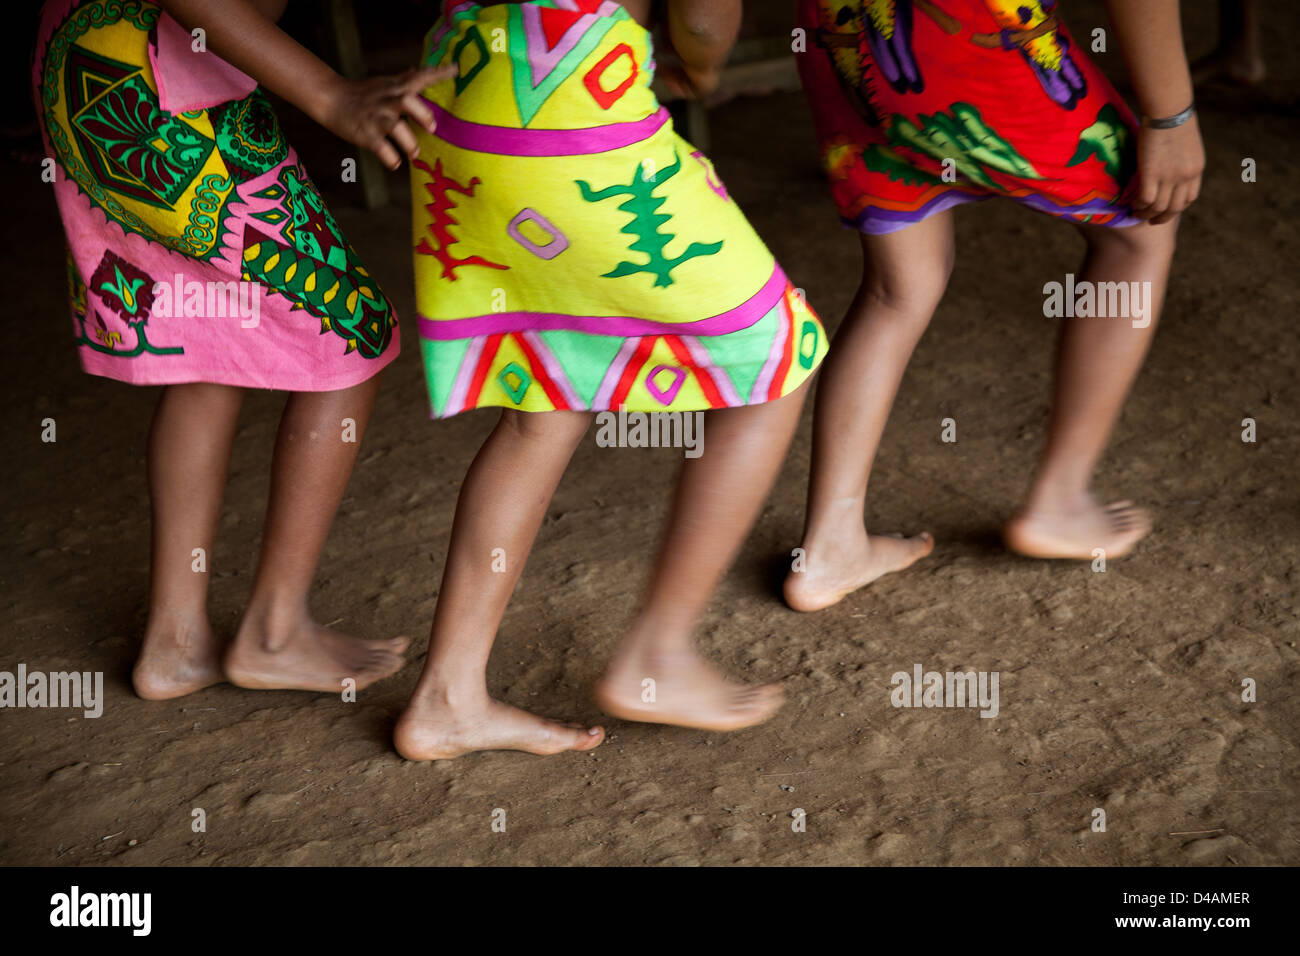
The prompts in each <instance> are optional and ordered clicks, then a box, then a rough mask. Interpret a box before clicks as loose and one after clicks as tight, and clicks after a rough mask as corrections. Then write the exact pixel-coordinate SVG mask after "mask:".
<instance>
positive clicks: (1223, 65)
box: [1192, 0, 1265, 86]
mask: <svg viewBox="0 0 1300 956" xmlns="http://www.w3.org/2000/svg"><path fill="white" fill-rule="evenodd" d="M1261 7H1262V4H1261V3H1260V2H1259V0H1219V45H1218V47H1216V48H1215V50H1214V52H1213V53H1211V54H1209V55H1208V56H1206V57H1203V58H1202V59H1200V60H1197V61H1196V63H1194V64H1193V65H1192V80H1193V82H1195V83H1196V84H1197V85H1198V86H1199V85H1200V84H1202V83H1210V82H1213V81H1215V80H1226V81H1228V82H1229V83H1237V84H1240V85H1243V86H1258V85H1259V84H1261V83H1263V82H1264V76H1265V69H1264V51H1263V48H1262V46H1261V42H1260V41H1261V39H1262V32H1263V10H1262V9H1261Z"/></svg>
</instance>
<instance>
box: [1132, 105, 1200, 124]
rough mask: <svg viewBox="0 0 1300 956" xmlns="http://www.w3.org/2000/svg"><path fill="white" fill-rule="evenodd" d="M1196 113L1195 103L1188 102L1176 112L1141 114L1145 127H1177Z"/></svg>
mask: <svg viewBox="0 0 1300 956" xmlns="http://www.w3.org/2000/svg"><path fill="white" fill-rule="evenodd" d="M1195 115H1196V104H1195V103H1190V104H1188V105H1187V106H1186V107H1184V108H1183V109H1181V110H1179V111H1178V112H1176V113H1170V114H1168V115H1165V116H1149V115H1145V114H1144V115H1143V116H1142V125H1143V126H1144V127H1145V128H1146V129H1177V128H1178V127H1179V126H1182V125H1184V124H1185V123H1187V122H1188V121H1190V120H1191V119H1192V117H1193V116H1195Z"/></svg>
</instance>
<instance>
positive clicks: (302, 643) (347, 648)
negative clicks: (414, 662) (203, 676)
mask: <svg viewBox="0 0 1300 956" xmlns="http://www.w3.org/2000/svg"><path fill="white" fill-rule="evenodd" d="M408 644H410V639H409V638H406V637H394V638H389V639H388V640H383V641H367V640H362V639H360V638H356V637H350V636H348V635H347V634H340V633H339V632H338V631H331V630H330V629H329V628H326V627H321V626H320V625H319V624H317V623H316V622H315V621H313V620H311V619H310V618H305V619H304V620H301V621H299V622H298V623H296V624H295V625H294V626H292V627H288V628H285V629H282V630H279V631H277V632H276V633H275V634H274V636H272V634H271V631H270V630H269V629H268V628H266V627H264V626H262V625H261V624H258V623H254V622H253V621H252V620H251V619H250V617H249V616H248V615H246V616H245V618H244V621H243V622H242V623H241V624H240V626H239V634H238V635H236V637H235V642H234V643H233V644H232V645H231V646H230V650H229V651H227V652H226V660H225V671H226V679H227V680H229V681H230V683H232V684H235V685H237V686H239V687H247V688H250V689H252V690H315V691H321V692H323V693H335V694H337V693H340V692H341V691H342V690H343V686H344V685H343V681H344V680H346V679H348V678H351V679H352V680H354V681H356V687H355V689H356V690H362V689H363V688H366V687H369V686H370V685H371V684H373V683H375V682H376V681H380V680H383V679H384V678H385V677H389V676H391V675H393V674H396V673H397V672H398V671H399V670H401V668H402V665H403V664H405V663H406V661H405V659H404V658H403V657H402V652H403V651H405V650H406V646H407V645H408Z"/></svg>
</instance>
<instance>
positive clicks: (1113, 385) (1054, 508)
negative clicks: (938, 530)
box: [1004, 220, 1178, 560]
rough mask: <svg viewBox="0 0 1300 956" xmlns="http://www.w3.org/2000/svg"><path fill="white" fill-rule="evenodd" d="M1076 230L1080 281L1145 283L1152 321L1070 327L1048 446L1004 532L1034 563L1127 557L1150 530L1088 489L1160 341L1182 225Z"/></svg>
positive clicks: (1074, 321)
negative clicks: (1081, 245) (1098, 552)
mask: <svg viewBox="0 0 1300 956" xmlns="http://www.w3.org/2000/svg"><path fill="white" fill-rule="evenodd" d="M1079 228H1080V231H1081V232H1082V233H1083V235H1084V238H1085V239H1086V240H1087V242H1088V253H1087V258H1086V259H1085V260H1084V265H1083V269H1082V278H1084V279H1086V280H1088V281H1090V282H1092V283H1094V287H1095V284H1096V283H1099V282H1126V283H1127V282H1149V283H1150V289H1151V303H1150V307H1151V314H1150V316H1149V318H1150V323H1149V324H1148V325H1147V326H1146V327H1145V328H1134V327H1133V322H1132V320H1130V319H1129V318H1079V317H1076V318H1071V319H1067V320H1066V324H1065V328H1064V330H1063V331H1062V334H1061V345H1060V352H1059V355H1058V358H1057V369H1056V395H1055V400H1054V403H1053V408H1052V419H1051V423H1050V426H1049V429H1048V438H1047V445H1046V447H1045V448H1044V451H1043V457H1042V460H1041V461H1040V463H1039V466H1038V473H1037V475H1036V476H1035V478H1034V483H1033V486H1032V487H1031V488H1030V489H1029V494H1028V496H1027V498H1026V500H1025V503H1024V505H1023V507H1022V508H1021V510H1020V512H1019V514H1017V515H1016V517H1015V518H1013V519H1012V520H1011V521H1010V523H1008V525H1007V527H1006V529H1005V532H1004V534H1005V537H1006V542H1007V545H1008V547H1010V548H1012V549H1013V550H1015V551H1019V552H1020V553H1022V554H1027V555H1030V556H1032V557H1040V558H1081V559H1085V560H1086V559H1091V558H1092V557H1093V550H1094V549H1096V548H1101V549H1102V550H1104V551H1105V552H1106V557H1108V558H1112V557H1121V556H1123V555H1125V554H1127V553H1128V552H1129V551H1131V550H1132V548H1133V546H1134V545H1135V544H1136V543H1137V542H1138V541H1139V540H1141V539H1142V538H1143V537H1144V536H1145V535H1146V534H1147V532H1148V531H1149V530H1150V527H1151V525H1150V520H1149V518H1148V517H1147V515H1146V513H1145V512H1144V511H1142V510H1140V509H1138V508H1135V507H1133V506H1132V503H1131V502H1127V501H1121V502H1118V503H1117V504H1113V505H1109V506H1102V505H1100V504H1098V503H1097V501H1096V499H1094V498H1093V496H1092V493H1091V492H1090V491H1089V488H1090V485H1091V483H1092V475H1093V471H1094V470H1095V469H1096V467H1097V461H1098V460H1099V459H1100V458H1101V453H1102V451H1103V449H1105V447H1106V443H1107V442H1108V441H1109V440H1110V435H1111V432H1112V431H1113V430H1114V428H1115V422H1116V421H1117V420H1118V419H1119V413H1120V409H1121V408H1122V407H1123V405H1124V399H1125V397H1126V396H1127V395H1128V391H1129V388H1130V387H1131V386H1132V384H1133V380H1134V379H1135V378H1136V377H1137V373H1138V369H1140V368H1141V367H1142V360H1143V359H1144V358H1145V357H1146V353H1147V349H1148V347H1149V346H1150V344H1151V339H1152V337H1153V335H1154V334H1155V330H1156V323H1157V320H1158V318H1159V315H1160V309H1161V306H1162V305H1163V303H1164V298H1165V289H1166V287H1167V285H1168V281H1169V266H1170V262H1171V261H1172V259H1173V254H1174V242H1175V236H1176V234H1177V228H1178V222H1177V220H1174V221H1172V222H1168V223H1165V224H1163V225H1159V226H1152V225H1147V224H1142V225H1137V226H1132V227H1130V228H1127V229H1110V228H1106V227H1104V226H1080V227H1079Z"/></svg>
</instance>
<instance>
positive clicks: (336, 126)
mask: <svg viewBox="0 0 1300 956" xmlns="http://www.w3.org/2000/svg"><path fill="white" fill-rule="evenodd" d="M457 69H458V68H457V67H456V65H455V64H451V65H448V66H437V67H434V66H430V67H425V68H423V69H419V70H410V71H408V72H406V73H402V74H400V75H399V76H377V77H373V78H371V79H366V80H348V79H344V78H343V77H339V79H338V82H337V83H336V84H334V86H333V87H332V88H331V89H329V90H328V91H326V95H325V99H324V105H323V107H322V110H321V115H320V116H319V117H317V119H318V121H319V122H320V124H321V125H322V126H324V127H325V128H326V129H328V130H329V131H330V132H331V133H333V134H334V135H335V136H338V137H339V138H340V139H345V140H347V141H348V142H349V143H353V144H355V145H357V146H360V147H362V148H363V149H368V150H370V151H371V152H373V153H374V154H375V155H376V156H378V157H379V160H380V162H382V163H383V164H384V165H385V166H387V167H388V168H389V169H397V168H398V167H400V166H401V165H402V157H401V154H400V153H399V152H398V150H399V149H400V150H401V151H402V152H403V153H406V155H407V156H408V157H410V158H411V159H414V158H415V157H416V156H418V155H419V154H420V147H419V144H418V143H417V142H416V139H415V133H413V132H412V131H411V128H410V127H409V126H407V121H408V120H411V121H414V122H415V123H417V124H419V125H420V126H421V127H422V128H423V129H424V130H425V131H426V132H428V133H432V132H433V131H434V127H435V125H436V124H435V123H434V119H433V112H432V111H431V110H430V109H429V107H428V106H426V105H425V103H424V101H423V100H422V99H421V98H420V94H421V93H422V92H423V91H424V90H425V89H427V88H428V87H430V86H432V85H433V84H435V83H439V82H441V81H442V80H445V79H448V78H449V77H452V76H455V75H456V72H457Z"/></svg>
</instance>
